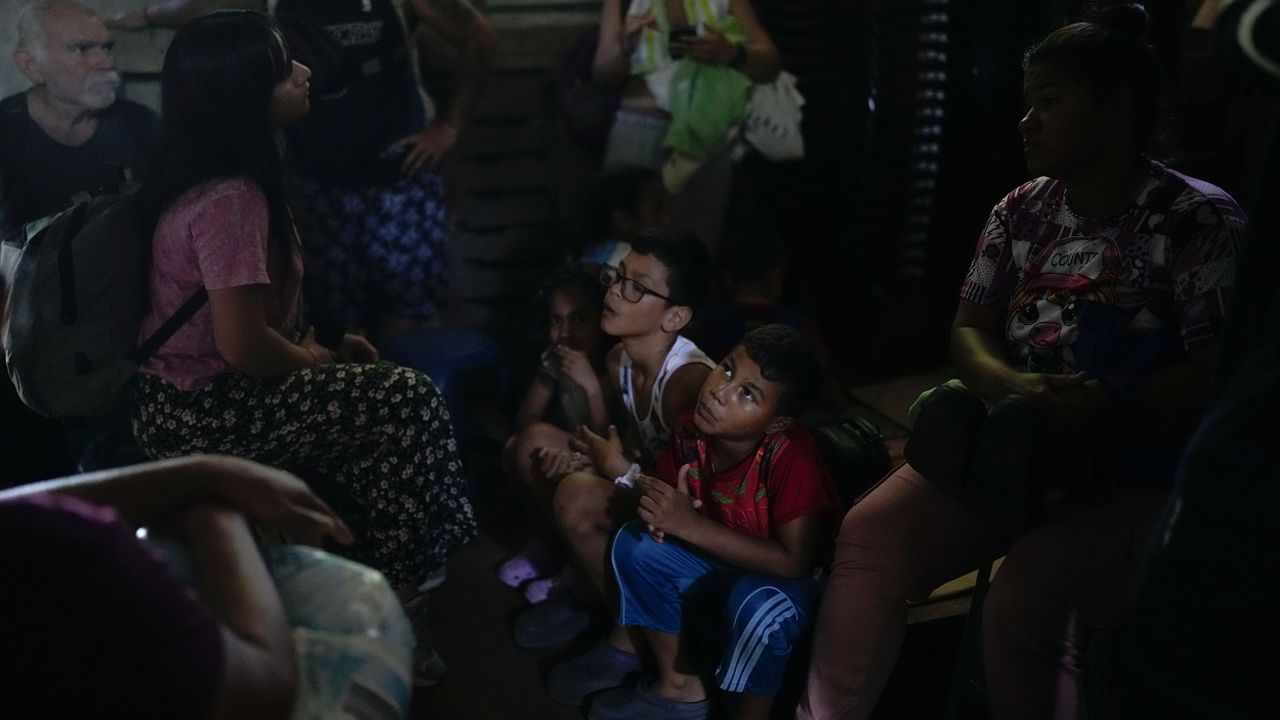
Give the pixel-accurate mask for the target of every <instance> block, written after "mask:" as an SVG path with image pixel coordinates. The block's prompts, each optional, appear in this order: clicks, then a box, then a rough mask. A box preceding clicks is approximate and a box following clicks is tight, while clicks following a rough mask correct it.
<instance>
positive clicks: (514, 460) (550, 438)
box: [502, 422, 573, 506]
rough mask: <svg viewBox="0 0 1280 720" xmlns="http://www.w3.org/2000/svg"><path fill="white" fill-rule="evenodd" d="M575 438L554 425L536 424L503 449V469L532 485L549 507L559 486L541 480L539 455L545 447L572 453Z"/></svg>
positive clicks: (518, 434)
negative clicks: (571, 441) (570, 442)
mask: <svg viewBox="0 0 1280 720" xmlns="http://www.w3.org/2000/svg"><path fill="white" fill-rule="evenodd" d="M572 437H573V436H572V435H570V434H569V432H568V431H567V430H564V429H563V428H560V427H557V426H555V425H552V424H551V423H544V422H539V423H534V424H532V425H530V426H529V427H527V428H525V429H524V430H521V431H520V432H518V433H516V434H515V435H514V436H513V437H512V438H511V439H510V440H508V441H507V444H506V446H505V447H504V448H503V453H502V454H503V466H504V468H505V469H506V470H507V472H508V473H509V474H512V475H514V476H515V477H517V478H519V479H520V480H521V481H522V482H524V483H525V484H527V485H529V486H531V487H532V488H533V490H534V492H535V494H536V495H537V496H538V499H539V500H541V501H544V502H545V503H546V504H547V506H549V505H550V502H551V497H552V495H554V494H555V483H554V482H548V481H546V480H545V479H543V478H541V477H538V473H537V472H536V469H537V468H536V461H535V456H536V453H537V451H538V450H540V449H542V448H554V449H557V450H570V449H571V448H570V447H569V440H570V438H572Z"/></svg>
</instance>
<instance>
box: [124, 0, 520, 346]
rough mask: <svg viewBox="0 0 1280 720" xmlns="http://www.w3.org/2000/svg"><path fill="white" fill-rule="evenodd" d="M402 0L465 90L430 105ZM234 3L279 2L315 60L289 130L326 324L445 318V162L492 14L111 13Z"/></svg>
mask: <svg viewBox="0 0 1280 720" xmlns="http://www.w3.org/2000/svg"><path fill="white" fill-rule="evenodd" d="M402 4H403V5H407V7H408V8H409V9H410V10H411V11H412V13H413V15H414V16H415V17H416V18H417V19H420V20H422V21H423V22H425V23H427V25H428V26H430V27H431V29H432V30H434V31H435V33H436V34H437V35H438V36H440V37H443V38H444V39H445V40H446V41H447V42H449V43H450V44H451V45H453V46H454V47H455V48H457V50H458V65H459V73H460V76H459V79H458V83H457V89H456V91H455V92H454V93H453V95H452V97H451V100H450V103H449V106H448V107H444V108H434V109H435V112H434V113H433V112H432V108H431V107H429V106H430V105H431V102H430V100H429V99H428V98H427V97H426V94H425V92H424V91H423V90H422V87H421V77H420V73H419V70H418V64H417V56H416V48H415V47H414V45H413V43H412V41H411V37H410V34H409V32H408V29H407V24H406V18H405V17H404V13H403V10H402V7H401V6H402ZM230 7H235V8H245V9H255V10H267V11H269V12H271V13H272V14H273V15H275V16H276V17H277V18H278V19H279V21H280V24H281V28H282V30H283V32H284V34H285V36H286V37H287V38H288V39H289V41H290V42H291V43H292V44H293V51H294V52H295V54H296V55H297V56H298V57H299V58H300V59H302V60H303V61H304V64H307V65H308V66H309V67H310V68H311V69H312V70H313V71H314V72H315V76H314V77H313V78H312V80H311V84H312V87H313V89H314V92H313V94H312V111H311V113H310V115H309V116H308V117H306V118H304V119H303V120H302V121H300V122H299V123H297V124H295V125H294V126H293V127H292V128H290V129H289V130H288V131H287V136H288V140H289V160H290V162H289V167H288V172H289V173H290V175H291V188H290V204H291V205H292V207H293V209H294V211H295V212H296V214H297V221H298V224H299V230H300V231H301V234H302V238H303V242H304V244H305V246H306V249H307V251H308V264H309V265H311V264H312V263H314V270H313V272H311V273H310V277H311V279H310V280H309V281H308V286H307V288H306V291H307V301H308V305H310V306H311V308H312V309H313V310H314V311H315V316H316V318H317V334H318V337H320V339H321V340H324V341H326V342H330V343H331V344H332V343H336V342H337V339H339V338H341V337H342V335H343V333H344V332H348V331H349V332H360V333H361V334H367V335H368V336H369V337H371V338H373V339H374V341H375V343H376V345H377V346H378V347H380V348H384V349H385V348H386V347H388V345H389V343H390V342H391V341H392V340H393V339H394V338H396V337H398V336H399V335H402V334H404V333H406V332H408V331H410V330H412V329H414V328H415V327H418V326H421V325H423V324H430V323H438V322H440V320H441V319H442V315H443V313H444V310H445V306H446V302H447V298H448V275H447V272H448V263H447V251H448V245H449V242H450V237H451V235H452V225H451V222H450V219H449V214H448V212H447V208H446V207H445V187H444V182H443V179H442V178H441V176H440V174H439V173H438V171H437V167H436V166H437V165H438V163H439V161H440V159H441V158H442V157H443V156H444V155H445V154H446V153H447V152H448V151H449V150H450V148H452V147H453V146H454V144H455V143H456V142H457V141H458V136H459V134H460V133H461V132H462V129H463V126H464V124H465V122H466V119H467V116H468V114H469V112H470V110H471V108H472V106H473V105H474V104H475V101H476V99H477V98H478V97H479V94H480V91H481V90H482V88H483V86H484V81H485V78H486V76H487V74H488V70H489V66H490V64H491V63H492V60H493V55H494V52H495V51H496V48H497V40H496V38H495V36H494V34H493V30H492V29H491V28H490V27H489V24H488V22H487V21H486V20H485V18H484V16H483V15H481V14H480V13H479V12H478V11H477V10H476V9H475V8H474V7H472V6H471V5H470V4H469V3H468V2H467V1H466V0H407V3H401V2H397V0H325V1H324V2H320V1H318V0H268V1H267V2H264V1H263V0H163V1H162V2H158V3H155V4H151V5H144V6H143V7H142V8H139V9H136V10H132V11H129V12H127V13H122V14H120V15H118V16H116V17H115V18H113V19H112V23H113V25H114V26H116V27H121V28H130V29H141V28H145V27H148V26H153V25H155V26H165V27H178V26H180V25H182V24H183V23H185V22H187V21H188V20H190V19H191V18H193V17H197V16H199V15H200V14H203V13H205V12H208V11H209V10H211V9H216V8H230ZM352 28H360V31H359V32H355V31H352Z"/></svg>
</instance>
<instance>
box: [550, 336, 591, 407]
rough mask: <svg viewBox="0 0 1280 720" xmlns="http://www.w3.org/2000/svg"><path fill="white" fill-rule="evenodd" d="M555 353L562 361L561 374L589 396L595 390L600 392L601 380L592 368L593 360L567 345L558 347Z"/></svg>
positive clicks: (555, 347)
mask: <svg viewBox="0 0 1280 720" xmlns="http://www.w3.org/2000/svg"><path fill="white" fill-rule="evenodd" d="M554 351H555V354H556V358H557V359H558V360H559V361H560V372H562V373H564V375H565V377H567V378H569V379H570V380H572V381H574V382H576V383H578V385H579V386H581V387H582V389H583V390H586V391H587V394H588V395H590V394H591V393H592V391H593V390H594V391H596V392H597V393H598V392H599V390H600V378H599V377H598V376H597V375H596V370H595V368H593V367H591V360H590V359H588V358H587V354H586V353H584V352H582V351H581V350H574V349H573V348H571V347H569V346H567V345H556V346H554Z"/></svg>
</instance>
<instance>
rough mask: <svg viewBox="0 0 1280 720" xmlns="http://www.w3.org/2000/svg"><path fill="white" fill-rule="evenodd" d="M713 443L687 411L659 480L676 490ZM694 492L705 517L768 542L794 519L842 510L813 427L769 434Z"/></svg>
mask: <svg viewBox="0 0 1280 720" xmlns="http://www.w3.org/2000/svg"><path fill="white" fill-rule="evenodd" d="M699 441H701V453H700V447H699ZM709 443H710V438H708V437H705V436H702V434H701V433H699V432H698V430H697V428H696V427H695V426H694V424H693V411H689V412H686V413H684V414H683V415H681V416H680V417H679V418H677V419H676V423H675V427H673V428H672V430H671V441H670V442H669V443H668V444H667V449H666V450H665V451H664V452H663V453H662V456H661V457H660V458H659V459H658V477H659V478H661V479H662V480H663V481H664V482H666V483H668V484H669V485H671V486H673V487H674V486H675V484H676V480H677V478H678V477H679V474H680V468H681V466H683V465H684V464H686V463H691V462H692V463H694V464H695V465H699V464H702V463H701V461H700V460H699V455H700V454H701V455H702V456H703V457H705V448H706V447H707V445H708V444H709ZM753 487H754V489H753ZM690 494H691V495H693V496H694V497H695V498H696V499H699V500H701V501H702V508H701V511H702V513H703V514H705V515H706V516H707V517H709V518H711V519H712V520H715V521H716V522H718V523H721V524H722V525H726V526H728V527H731V528H733V529H734V530H738V531H740V532H744V533H747V534H749V535H755V536H757V537H766V538H767V537H771V536H772V532H773V529H774V528H778V527H781V526H782V525H784V524H786V523H788V522H791V521H792V520H796V519H798V518H802V517H807V516H810V515H823V516H826V515H833V514H834V513H838V512H839V511H840V510H841V505H840V496H839V495H837V494H836V489H835V485H834V484H833V483H832V481H831V475H830V474H829V473H828V472H827V468H826V463H824V462H823V458H822V451H821V450H820V449H819V448H818V445H817V443H815V442H814V439H813V435H812V434H811V433H810V432H809V430H808V428H805V427H803V426H801V425H798V424H797V425H793V426H792V427H791V429H790V430H787V431H786V432H784V433H779V434H777V435H770V436H766V437H765V438H764V439H763V440H762V441H761V443H760V446H759V447H758V448H757V450H756V452H754V453H752V454H751V455H749V456H747V458H746V459H744V460H743V461H742V462H740V463H738V464H737V465H736V466H734V467H732V468H729V469H727V470H723V471H721V472H715V473H712V472H709V471H704V472H703V473H702V476H701V478H700V481H696V480H695V481H691V483H690Z"/></svg>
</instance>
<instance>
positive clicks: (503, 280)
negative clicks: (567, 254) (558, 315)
mask: <svg viewBox="0 0 1280 720" xmlns="http://www.w3.org/2000/svg"><path fill="white" fill-rule="evenodd" d="M548 270H549V265H547V264H537V265H521V266H514V267H481V266H475V265H470V264H469V263H464V265H463V270H462V272H459V273H457V274H455V275H454V276H453V277H451V278H449V285H450V292H451V293H454V295H455V296H456V297H457V298H458V299H459V300H462V301H480V300H484V301H509V300H512V299H514V298H523V299H524V300H526V301H527V300H528V299H529V298H531V297H533V295H534V294H536V293H537V292H538V290H539V289H540V288H541V287H542V284H543V283H544V282H546V278H547V271H548Z"/></svg>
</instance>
